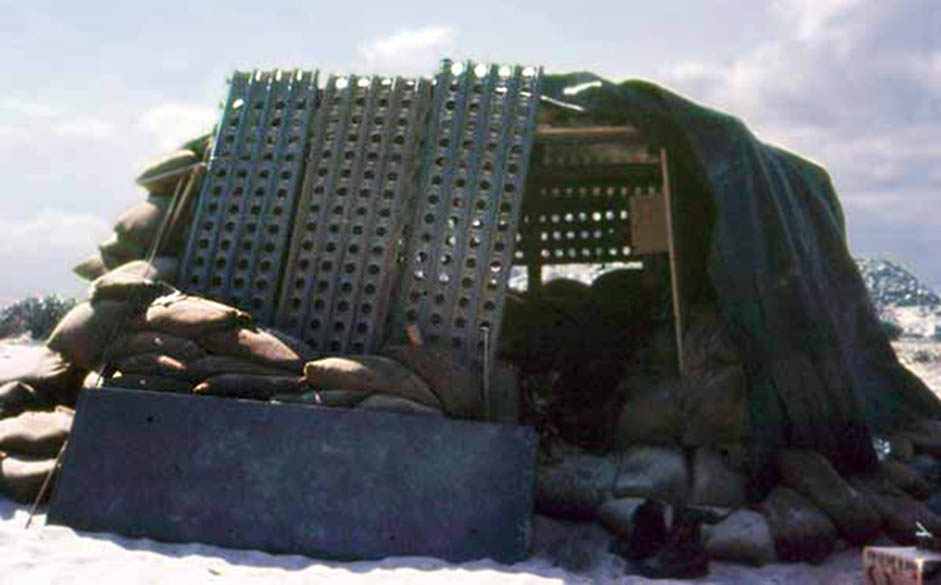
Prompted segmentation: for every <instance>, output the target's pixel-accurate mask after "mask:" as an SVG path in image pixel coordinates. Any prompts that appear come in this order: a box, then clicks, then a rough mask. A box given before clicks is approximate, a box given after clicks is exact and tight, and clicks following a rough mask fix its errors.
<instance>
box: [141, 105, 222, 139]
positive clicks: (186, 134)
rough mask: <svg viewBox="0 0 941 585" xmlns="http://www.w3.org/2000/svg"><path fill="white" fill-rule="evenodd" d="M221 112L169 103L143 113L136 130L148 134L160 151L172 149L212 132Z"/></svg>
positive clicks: (199, 106)
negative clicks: (202, 134) (204, 133)
mask: <svg viewBox="0 0 941 585" xmlns="http://www.w3.org/2000/svg"><path fill="white" fill-rule="evenodd" d="M218 117H219V112H218V111H217V110H216V109H214V108H211V107H207V106H202V105H195V104H187V103H182V102H168V103H164V104H160V105H158V106H156V107H153V108H151V109H149V110H147V111H146V112H144V113H143V114H142V115H141V116H140V117H139V118H138V120H137V127H138V128H139V129H140V130H142V131H144V132H146V133H148V134H149V135H150V137H151V138H152V139H153V144H154V145H155V146H156V147H158V148H159V149H161V150H171V149H174V148H177V147H179V146H180V144H181V143H183V142H185V141H186V140H189V139H190V138H195V137H197V136H199V135H200V134H201V133H203V132H207V131H209V130H211V129H212V126H213V124H215V122H216V120H217V119H218Z"/></svg>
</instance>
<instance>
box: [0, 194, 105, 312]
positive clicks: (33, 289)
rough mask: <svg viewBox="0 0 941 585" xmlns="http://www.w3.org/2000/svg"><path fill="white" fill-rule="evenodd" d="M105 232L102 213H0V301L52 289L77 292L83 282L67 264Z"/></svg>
mask: <svg viewBox="0 0 941 585" xmlns="http://www.w3.org/2000/svg"><path fill="white" fill-rule="evenodd" d="M109 232H110V227H109V226H108V223H107V222H106V221H105V220H104V219H102V218H101V217H99V216H96V215H93V214H90V213H87V212H75V211H68V210H65V209H61V208H47V209H43V210H41V211H39V212H37V213H36V214H34V215H31V216H28V217H25V218H22V219H11V218H5V217H0V266H2V267H3V278H2V279H0V303H3V302H11V301H14V300H17V299H21V298H23V297H26V296H28V295H43V294H48V293H51V292H55V293H60V294H66V295H80V294H81V292H82V290H83V289H84V288H85V287H86V286H87V283H83V282H82V281H80V280H79V279H78V278H77V277H76V276H75V275H74V274H72V272H71V270H72V267H73V266H75V265H76V264H78V263H79V262H80V261H81V260H82V259H83V258H84V257H86V256H88V255H89V254H91V253H93V252H94V251H95V250H96V249H97V244H98V242H99V241H101V240H103V239H105V238H106V237H107V235H108V234H109Z"/></svg>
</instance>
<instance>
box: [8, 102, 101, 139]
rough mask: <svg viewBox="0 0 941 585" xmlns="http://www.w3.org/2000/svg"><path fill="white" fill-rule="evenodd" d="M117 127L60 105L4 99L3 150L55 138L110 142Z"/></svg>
mask: <svg viewBox="0 0 941 585" xmlns="http://www.w3.org/2000/svg"><path fill="white" fill-rule="evenodd" d="M114 131H115V125H114V124H113V123H112V122H111V121H109V120H106V119H104V118H99V117H96V116H91V115H84V114H74V113H72V112H70V111H69V110H68V109H67V108H62V107H60V106H58V105H56V104H51V103H45V102H35V101H27V100H22V99H18V98H15V97H0V137H2V138H3V139H4V141H3V144H2V145H0V148H4V147H5V148H14V147H18V146H23V145H27V144H42V142H43V141H44V140H47V139H48V138H54V137H73V138H82V139H86V140H95V141H101V140H108V139H110V138H111V137H113V136H114Z"/></svg>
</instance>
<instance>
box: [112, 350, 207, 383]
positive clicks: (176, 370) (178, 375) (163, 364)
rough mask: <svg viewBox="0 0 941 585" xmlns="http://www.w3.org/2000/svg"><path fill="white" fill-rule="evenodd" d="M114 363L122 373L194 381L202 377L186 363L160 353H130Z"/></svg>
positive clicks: (113, 361)
mask: <svg viewBox="0 0 941 585" xmlns="http://www.w3.org/2000/svg"><path fill="white" fill-rule="evenodd" d="M112 364H113V365H114V367H115V368H116V369H117V370H118V371H120V372H121V373H122V374H138V375H142V376H162V377H166V378H174V379H177V380H184V381H187V382H194V383H195V382H198V381H199V380H201V379H202V377H201V376H199V375H198V374H195V373H193V372H192V371H191V370H190V368H189V367H187V365H186V364H185V363H183V362H181V361H180V360H178V359H176V358H172V357H170V356H168V355H162V354H159V353H140V354H137V355H130V356H126V357H123V358H121V359H118V360H112Z"/></svg>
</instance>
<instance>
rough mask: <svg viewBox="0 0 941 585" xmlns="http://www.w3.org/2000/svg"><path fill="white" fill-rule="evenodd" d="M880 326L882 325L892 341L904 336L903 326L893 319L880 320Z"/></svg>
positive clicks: (883, 330)
mask: <svg viewBox="0 0 941 585" xmlns="http://www.w3.org/2000/svg"><path fill="white" fill-rule="evenodd" d="M879 326H880V327H882V332H883V333H885V334H886V336H887V337H888V338H889V339H890V340H892V341H895V340H897V339H898V338H899V337H901V336H902V332H903V329H902V327H901V326H899V325H897V324H896V323H893V322H892V321H879Z"/></svg>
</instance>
